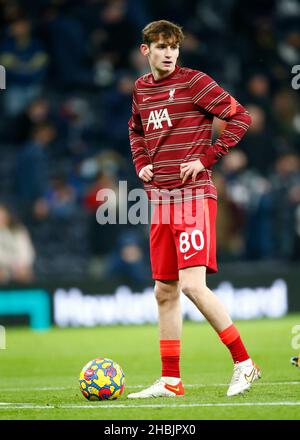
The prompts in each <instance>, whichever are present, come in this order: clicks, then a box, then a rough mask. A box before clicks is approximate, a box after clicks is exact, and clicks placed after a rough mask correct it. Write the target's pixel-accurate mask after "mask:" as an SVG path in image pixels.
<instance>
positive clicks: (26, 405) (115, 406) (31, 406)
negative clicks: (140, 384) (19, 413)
mask: <svg viewBox="0 0 300 440" xmlns="http://www.w3.org/2000/svg"><path fill="white" fill-rule="evenodd" d="M238 406H300V402H247V403H183V404H178V405H168V404H144V405H143V404H142V405H130V404H129V405H126V404H111V405H108V404H103V403H101V402H97V404H96V403H95V405H34V404H30V403H19V404H18V403H6V402H0V410H1V409H6V410H7V409H8V410H16V409H100V410H101V409H124V408H169V409H170V408H192V407H201V408H203V407H238Z"/></svg>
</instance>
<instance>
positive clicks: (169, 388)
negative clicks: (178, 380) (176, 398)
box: [165, 384, 180, 393]
mask: <svg viewBox="0 0 300 440" xmlns="http://www.w3.org/2000/svg"><path fill="white" fill-rule="evenodd" d="M165 388H166V389H167V390H169V391H176V392H177V393H178V392H179V390H180V388H179V387H172V386H171V385H168V384H166V385H165Z"/></svg>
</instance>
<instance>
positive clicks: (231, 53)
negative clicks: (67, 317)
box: [0, 0, 300, 283]
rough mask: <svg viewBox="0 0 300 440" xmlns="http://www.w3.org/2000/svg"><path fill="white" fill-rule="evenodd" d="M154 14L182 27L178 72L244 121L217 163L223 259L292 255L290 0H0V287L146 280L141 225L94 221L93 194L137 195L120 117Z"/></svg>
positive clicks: (299, 164) (295, 16) (297, 134)
mask: <svg viewBox="0 0 300 440" xmlns="http://www.w3.org/2000/svg"><path fill="white" fill-rule="evenodd" d="M161 18H165V19H169V20H172V21H175V22H177V23H179V24H181V25H182V26H183V28H184V31H185V34H186V39H185V41H184V43H183V46H182V50H181V57H180V63H181V65H184V66H188V67H191V68H195V69H199V70H203V71H204V72H206V73H208V74H209V75H211V76H212V77H213V78H214V79H216V80H217V81H218V82H219V83H220V84H221V85H222V86H223V87H224V88H225V89H227V90H228V91H229V92H230V93H231V94H233V96H235V97H236V98H237V99H238V100H239V101H240V102H241V103H242V104H243V105H245V106H246V107H247V109H248V110H249V111H250V113H251V115H252V119H253V123H252V126H251V127H250V129H249V132H248V133H247V135H246V137H245V139H244V140H243V141H242V142H241V144H240V146H239V147H238V148H236V149H235V150H232V151H231V152H230V154H228V155H227V156H226V157H225V158H224V159H223V160H222V161H221V162H220V163H219V164H218V165H217V166H216V168H215V173H214V181H215V183H216V185H217V187H218V192H219V211H218V223H217V235H218V237H217V240H218V261H219V262H222V261H248V260H264V261H266V260H273V259H276V260H278V259H279V260H282V261H289V260H297V259H298V260H299V259H300V100H299V93H300V90H293V88H292V85H291V80H292V73H291V69H292V67H293V66H294V65H296V64H300V2H299V1H297V0H261V1H257V2H256V1H251V2H244V1H241V0H177V1H176V2H174V1H173V0H164V1H163V2H162V1H158V0H143V1H140V0H20V1H16V0H0V23H1V27H0V29H1V31H0V64H2V65H4V66H5V68H6V74H7V88H6V90H5V91H1V97H0V106H1V120H0V148H1V161H0V282H2V283H5V282H9V281H12V280H13V281H20V282H24V281H31V280H34V279H41V278H42V277H44V276H53V277H55V276H59V277H73V278H74V277H77V276H78V277H82V276H93V277H98V278H99V279H101V278H102V279H106V278H109V277H112V276H113V275H114V274H115V273H118V274H121V275H124V277H129V278H130V279H132V280H135V281H136V282H139V281H142V280H144V278H145V277H148V276H149V273H150V269H149V258H148V248H147V232H148V227H147V226H143V225H140V226H132V227H130V226H128V225H105V226H100V225H98V224H97V221H96V215H95V214H96V210H97V208H98V206H99V202H97V201H96V197H95V196H96V193H97V191H98V190H99V189H101V188H111V189H113V190H115V191H116V192H117V191H118V181H119V180H120V179H121V180H127V181H128V187H129V189H131V188H134V187H137V186H141V183H140V182H139V180H138V178H137V177H136V176H135V171H134V168H133V165H132V163H131V155H130V147H129V141H128V127H127V121H128V119H129V117H130V112H131V94H132V90H133V86H134V81H135V79H136V78H137V77H138V76H140V75H142V74H143V73H146V72H148V64H147V60H146V59H144V58H142V57H141V55H140V54H139V50H138V45H139V43H140V31H141V29H142V28H143V27H144V26H145V25H146V24H147V23H148V22H149V21H152V20H156V19H161ZM223 128H224V125H223V123H222V122H221V121H216V124H215V136H217V135H218V133H219V132H220V130H222V129H223ZM16 257H18V258H16Z"/></svg>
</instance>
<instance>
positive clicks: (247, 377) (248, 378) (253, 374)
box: [244, 368, 256, 383]
mask: <svg viewBox="0 0 300 440" xmlns="http://www.w3.org/2000/svg"><path fill="white" fill-rule="evenodd" d="M255 373H256V369H255V368H253V369H252V370H251V373H250V374H244V376H245V379H246V381H247V382H249V383H251V382H253V380H254V376H255Z"/></svg>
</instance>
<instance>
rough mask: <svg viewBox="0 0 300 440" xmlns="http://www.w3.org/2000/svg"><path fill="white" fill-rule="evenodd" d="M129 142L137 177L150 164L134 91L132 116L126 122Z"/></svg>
mask: <svg viewBox="0 0 300 440" xmlns="http://www.w3.org/2000/svg"><path fill="white" fill-rule="evenodd" d="M128 126H129V140H130V148H131V153H132V159H133V163H134V166H135V169H136V173H137V175H139V172H140V171H141V169H142V168H143V167H144V166H146V165H149V164H150V163H151V161H150V158H149V155H148V150H147V146H146V141H145V135H144V130H143V126H142V121H141V117H140V114H139V110H138V104H137V98H136V90H135V89H134V92H133V97H132V116H131V118H130V120H129V122H128Z"/></svg>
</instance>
